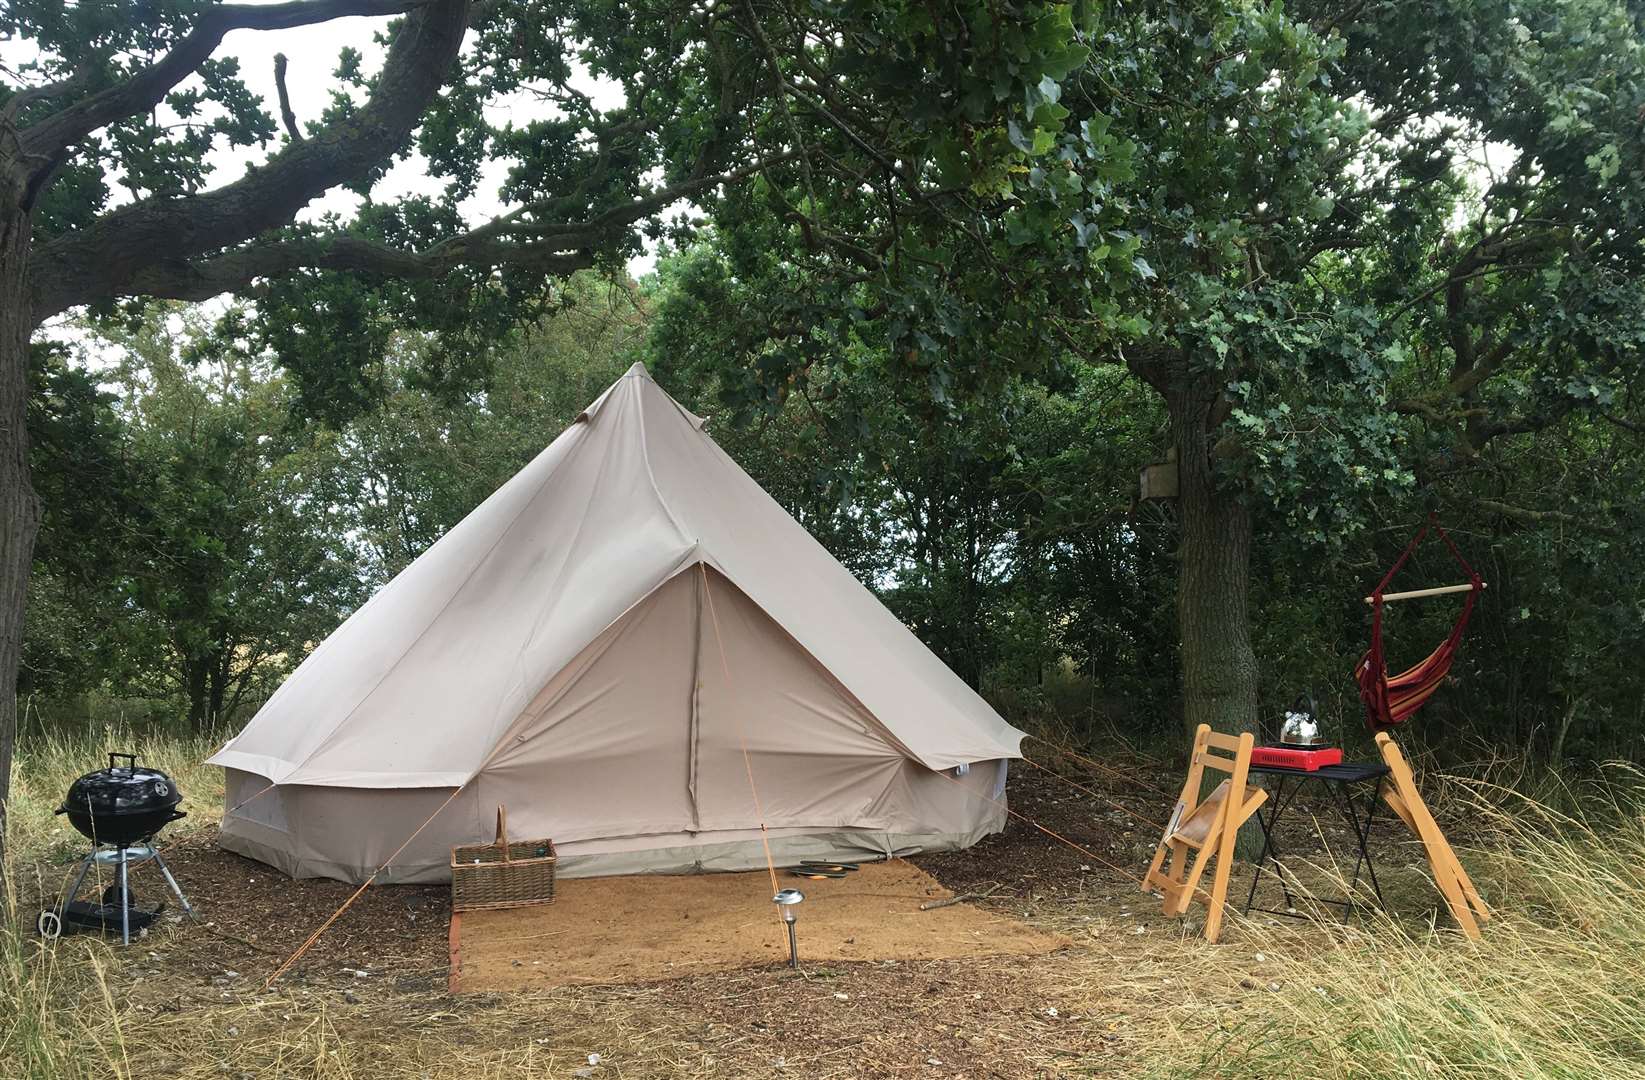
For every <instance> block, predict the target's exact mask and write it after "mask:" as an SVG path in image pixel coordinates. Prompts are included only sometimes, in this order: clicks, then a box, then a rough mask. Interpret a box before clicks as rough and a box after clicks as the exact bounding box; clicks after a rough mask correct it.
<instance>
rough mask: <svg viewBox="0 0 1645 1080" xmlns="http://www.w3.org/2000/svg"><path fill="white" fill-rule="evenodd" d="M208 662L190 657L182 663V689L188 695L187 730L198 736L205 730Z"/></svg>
mask: <svg viewBox="0 0 1645 1080" xmlns="http://www.w3.org/2000/svg"><path fill="white" fill-rule="evenodd" d="M210 667H211V664H210V662H209V661H206V660H202V659H200V658H199V657H191V658H189V659H187V660H184V661H183V688H184V691H185V692H186V693H187V694H188V729H189V732H190V733H191V734H195V735H198V734H199V733H200V732H201V731H202V730H204V729H205V724H206V706H207V697H208V694H209V686H208V684H209V681H210Z"/></svg>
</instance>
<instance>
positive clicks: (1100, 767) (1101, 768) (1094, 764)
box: [1028, 735, 1176, 799]
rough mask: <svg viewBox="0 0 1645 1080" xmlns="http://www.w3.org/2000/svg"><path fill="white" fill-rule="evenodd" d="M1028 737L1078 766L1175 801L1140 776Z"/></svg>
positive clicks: (1043, 738)
mask: <svg viewBox="0 0 1645 1080" xmlns="http://www.w3.org/2000/svg"><path fill="white" fill-rule="evenodd" d="M1028 737H1029V738H1030V739H1033V740H1034V741H1035V742H1042V743H1044V744H1045V745H1046V746H1049V747H1050V748H1051V749H1052V750H1055V751H1056V752H1057V753H1059V754H1062V755H1064V756H1066V757H1071V758H1073V759H1074V760H1075V761H1077V762H1079V763H1080V764H1082V765H1086V766H1089V767H1090V768H1093V769H1096V770H1097V771H1098V772H1105V773H1107V774H1108V775H1110V776H1113V777H1116V778H1117V779H1120V780H1124V781H1127V782H1128V783H1132V784H1136V785H1138V786H1140V787H1145V788H1147V789H1148V790H1149V791H1154V792H1158V793H1159V794H1161V795H1163V796H1165V797H1166V798H1167V799H1175V798H1176V795H1174V794H1172V793H1171V792H1169V791H1166V790H1165V789H1164V788H1162V787H1160V786H1159V785H1158V784H1152V783H1149V782H1148V781H1147V780H1144V779H1142V778H1141V777H1140V776H1133V775H1131V774H1130V773H1124V772H1120V771H1119V770H1118V769H1116V768H1114V767H1113V766H1112V765H1104V764H1103V763H1102V762H1100V761H1096V760H1093V759H1092V758H1088V757H1086V756H1085V755H1084V754H1079V753H1076V752H1075V751H1073V750H1070V749H1069V748H1068V747H1066V746H1064V745H1062V744H1061V743H1054V742H1052V741H1051V740H1050V739H1047V738H1045V737H1044V736H1041V735H1030V736H1028Z"/></svg>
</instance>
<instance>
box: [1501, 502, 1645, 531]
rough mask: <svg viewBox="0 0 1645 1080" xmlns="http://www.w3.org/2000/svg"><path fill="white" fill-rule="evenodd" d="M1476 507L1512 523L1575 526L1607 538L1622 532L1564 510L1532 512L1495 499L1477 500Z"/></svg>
mask: <svg viewBox="0 0 1645 1080" xmlns="http://www.w3.org/2000/svg"><path fill="white" fill-rule="evenodd" d="M1474 505H1475V506H1477V507H1479V508H1480V509H1481V510H1488V511H1490V512H1491V513H1493V514H1500V515H1502V516H1503V517H1505V518H1508V519H1510V520H1512V521H1520V522H1524V523H1526V524H1528V525H1548V524H1557V525H1573V526H1575V527H1577V528H1579V529H1586V530H1587V531H1589V532H1595V533H1600V534H1603V535H1606V536H1616V535H1619V534H1620V530H1618V529H1616V528H1614V527H1612V526H1609V525H1604V524H1601V523H1600V522H1597V521H1587V520H1584V519H1583V518H1579V517H1576V516H1575V515H1573V514H1567V513H1565V512H1564V511H1562V510H1532V509H1529V508H1527V507H1523V506H1510V505H1509V504H1507V503H1504V502H1498V501H1497V500H1495V499H1475V500H1474Z"/></svg>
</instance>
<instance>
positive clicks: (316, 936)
mask: <svg viewBox="0 0 1645 1080" xmlns="http://www.w3.org/2000/svg"><path fill="white" fill-rule="evenodd" d="M466 787H468V784H467V783H466V782H465V783H464V784H463V785H462V786H461V787H459V788H457V789H456V790H455V791H453V792H452V793H451V794H450V795H448V796H446V801H445V802H443V803H441V804H440V805H439V806H437V807H435V808H434V813H432V814H430V815H428V820H427V821H424V822H423V823H422V824H421V825H419V826H417V831H416V832H414V833H412V834H411V835H410V836H408V837H406V840H405V843H403V844H401V845H400V846H399V847H397V848H395V849H394V853H393V854H392V855H390V856H389V857H388V858H386V859H384V860H383V862H382V865H381V866H379V867H377V869H375V870H373V871H372V872H371V876H370V877H368V878H366V879H365V881H364V882H362V883H361V884H360V887H359V888H358V889H355V890H354V892H353V893H352V894H350V896H349V898H348V899H347V900H344V901H343V903H342V906H341V907H339V908H338V909H337V910H336V911H333V912H332V913H331V918H329V919H327V920H326V921H325V922H323V923H321V924H320V928H319V929H318V930H316V931H314V933H312V934H310V935H309V936H308V940H307V941H304V942H303V943H302V944H301V945H299V946H297V951H296V952H294V953H292V954H291V955H290V956H288V957H286V962H285V963H283V964H281V965H280V966H279V967H277V968H275V969H274V974H273V975H270V976H269V977H268V981H267V982H265V983H264V984H263V989H264V990H267V989H268V988H269V987H271V986H273V985H274V981H275V980H276V979H278V978H279V977H280V976H282V975H284V974H285V973H286V972H287V971H288V970H289V969H290V968H291V965H293V964H295V963H296V962H297V961H298V959H299V958H300V957H301V956H302V955H303V954H304V953H306V952H308V950H309V948H310V946H312V945H313V944H314V943H315V942H316V941H319V940H320V935H321V934H323V933H325V932H326V931H327V930H329V929H331V924H332V923H334V922H336V921H337V920H338V919H339V918H341V917H342V914H343V912H345V911H347V910H348V909H349V906H350V905H352V904H353V903H354V901H356V900H358V899H360V894H361V893H363V892H365V891H366V890H367V889H369V888H371V883H372V882H374V881H376V880H377V875H378V874H381V873H382V872H383V870H384V869H385V868H387V866H388V864H389V863H391V862H393V861H394V860H395V859H397V858H399V857H400V852H402V851H404V850H405V849H406V848H408V847H410V846H411V842H412V841H413V840H415V839H417V837H418V836H419V835H421V833H422V831H423V830H424V829H426V828H428V826H429V822H432V821H433V820H434V819H435V818H437V817H439V816H440V812H441V811H442V810H444V809H445V808H446V807H448V806H450V805H451V803H452V800H454V799H456V798H457V796H459V795H461V794H462V793H463V788H466Z"/></svg>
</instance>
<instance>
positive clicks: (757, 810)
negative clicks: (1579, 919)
mask: <svg viewBox="0 0 1645 1080" xmlns="http://www.w3.org/2000/svg"><path fill="white" fill-rule="evenodd" d="M697 569H698V570H699V571H701V572H702V581H703V596H704V597H705V598H707V600H708V618H709V620H710V621H711V622H713V624H714V644H715V645H717V646H718V647H719V650H720V670H721V671H723V672H725V685H726V688H727V689H730V687H731V664H730V663H729V662H728V661H727V660H726V655H725V641H724V640H723V639H722V638H721V637H720V618H719V616H718V615H716V614H715V613H714V590H713V589H711V588H710V587H709V581H708V564H707V563H698V564H697ZM737 741H738V743H739V744H741V746H742V751H743V768H744V770H746V771H747V773H748V792H749V794H750V795H752V796H754V817H755V819H756V820H758V821H759V823H760V846H761V847H763V848H764V849H765V868H766V871H767V872H768V873H770V875H771V895H773V896H775V895H777V893H778V892H780V891H781V888H782V887H781V886H780V885H778V884H777V864H776V863H775V862H773V861H772V859H771V839H770V836H769V830H768V829H767V828H766V826H765V807H764V806H763V805H762V804H761V802H760V789H759V787H758V786H756V785H755V783H754V761H753V759H752V758H751V757H749V754H748V736H747V733H746V732H744V731H743V722H742V717H740V716H739V717H738V718H737ZM777 920H778V921H779V922H781V921H782V915H781V914H780V913H779V914H778V916H777Z"/></svg>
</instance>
